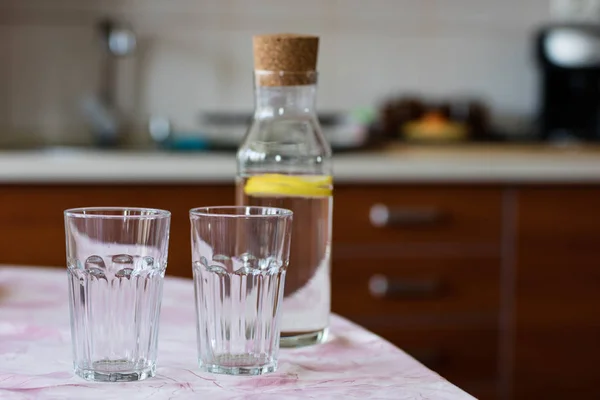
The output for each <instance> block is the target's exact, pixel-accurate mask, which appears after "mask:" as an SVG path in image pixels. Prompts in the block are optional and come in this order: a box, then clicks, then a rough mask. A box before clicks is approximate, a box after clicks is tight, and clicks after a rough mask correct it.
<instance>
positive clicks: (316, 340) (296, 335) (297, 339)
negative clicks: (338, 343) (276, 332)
mask: <svg viewBox="0 0 600 400" xmlns="http://www.w3.org/2000/svg"><path fill="white" fill-rule="evenodd" d="M328 333H329V329H328V328H324V329H321V330H318V331H312V332H281V336H280V339H279V346H281V347H285V348H295V347H304V346H312V345H314V344H320V343H323V342H325V341H326V340H327V335H328Z"/></svg>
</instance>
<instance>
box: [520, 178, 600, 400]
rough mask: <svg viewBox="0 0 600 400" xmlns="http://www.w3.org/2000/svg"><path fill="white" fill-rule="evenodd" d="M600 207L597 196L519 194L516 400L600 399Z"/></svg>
mask: <svg viewBox="0 0 600 400" xmlns="http://www.w3.org/2000/svg"><path fill="white" fill-rule="evenodd" d="M599 207H600V188H581V187H570V188H528V189H523V190H521V191H520V193H519V208H518V225H517V227H518V236H517V252H516V254H517V264H516V324H515V360H514V376H515V386H514V393H515V398H516V399H531V398H538V396H537V395H538V394H539V393H544V396H543V398H545V399H567V398H570V399H597V398H600V368H599V367H598V365H599V362H600V208H599ZM540 398H541V397H540Z"/></svg>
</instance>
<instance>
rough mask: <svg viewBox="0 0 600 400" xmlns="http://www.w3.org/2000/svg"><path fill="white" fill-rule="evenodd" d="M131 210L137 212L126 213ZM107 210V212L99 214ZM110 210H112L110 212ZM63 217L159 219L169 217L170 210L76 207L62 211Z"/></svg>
mask: <svg viewBox="0 0 600 400" xmlns="http://www.w3.org/2000/svg"><path fill="white" fill-rule="evenodd" d="M126 211H133V212H136V213H138V214H126V213H124V212H126ZM101 212H107V214H101ZM110 212H114V213H113V214H111V213H110ZM64 215H65V217H69V218H90V219H91V218H96V219H123V218H124V219H160V218H169V217H170V216H171V212H170V211H167V210H161V209H160V208H148V207H77V208H69V209H67V210H65V211H64Z"/></svg>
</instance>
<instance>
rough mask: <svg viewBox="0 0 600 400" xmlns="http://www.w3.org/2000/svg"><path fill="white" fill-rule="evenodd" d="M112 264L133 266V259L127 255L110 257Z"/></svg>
mask: <svg viewBox="0 0 600 400" xmlns="http://www.w3.org/2000/svg"><path fill="white" fill-rule="evenodd" d="M112 262H113V263H115V264H133V257H131V256H130V255H129V254H117V255H116V256H113V257H112Z"/></svg>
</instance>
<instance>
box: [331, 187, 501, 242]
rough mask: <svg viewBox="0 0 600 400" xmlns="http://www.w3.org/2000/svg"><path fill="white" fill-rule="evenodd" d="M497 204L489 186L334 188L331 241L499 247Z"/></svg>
mask: <svg viewBox="0 0 600 400" xmlns="http://www.w3.org/2000/svg"><path fill="white" fill-rule="evenodd" d="M501 203H502V201H501V191H500V190H499V189H492V188H460V187H458V188H457V187H439V186H438V187H397V186H367V187H352V186H341V187H336V189H335V201H334V213H333V218H334V223H333V229H334V232H333V234H334V241H335V242H337V243H339V242H347V243H410V242H417V243H419V242H442V243H499V242H500V231H501V229H500V224H501Z"/></svg>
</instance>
